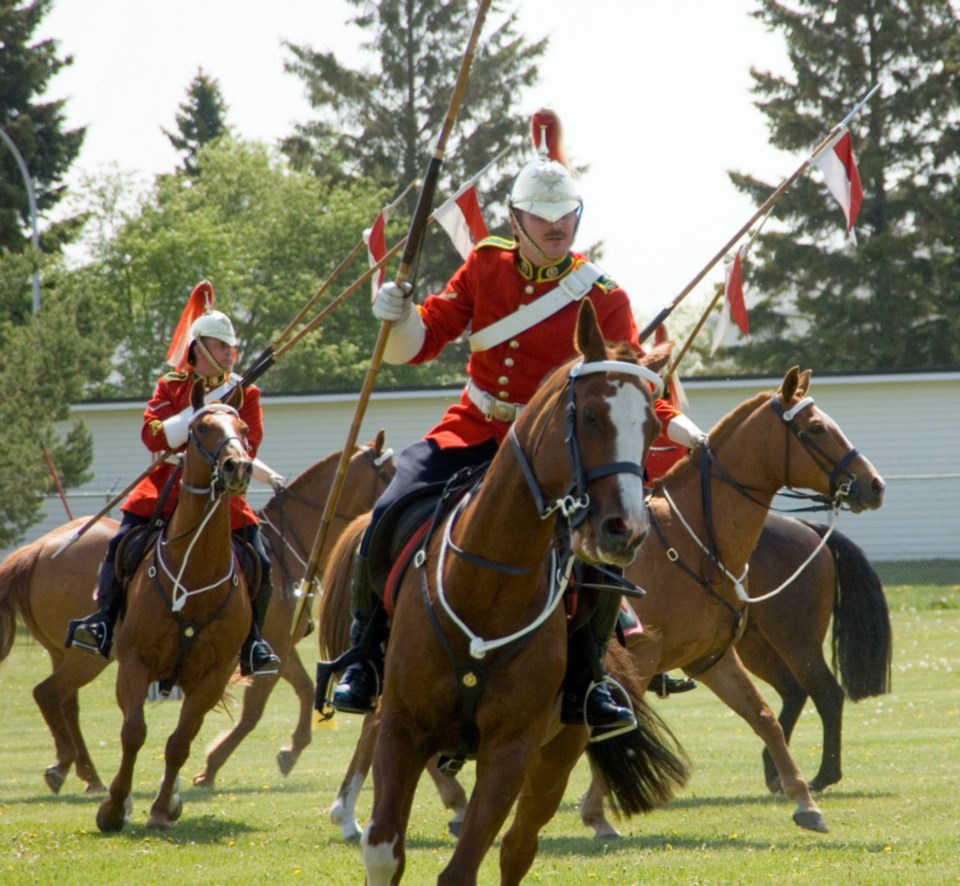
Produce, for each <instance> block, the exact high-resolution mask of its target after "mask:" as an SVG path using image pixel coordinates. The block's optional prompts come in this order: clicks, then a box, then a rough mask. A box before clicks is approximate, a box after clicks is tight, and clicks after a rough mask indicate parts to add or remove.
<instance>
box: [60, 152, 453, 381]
mask: <svg viewBox="0 0 960 886" xmlns="http://www.w3.org/2000/svg"><path fill="white" fill-rule="evenodd" d="M197 170H198V174H197V175H196V176H187V175H183V174H180V175H170V176H161V177H160V178H158V179H157V181H156V182H155V184H154V187H153V188H152V190H151V191H149V192H148V193H147V194H145V195H143V196H142V198H141V199H140V203H139V204H138V205H137V206H136V208H128V209H126V210H123V211H121V212H120V213H119V217H117V215H116V213H117V211H118V210H117V207H118V206H119V205H121V204H124V203H125V199H124V198H123V197H122V195H121V194H120V192H121V191H122V189H123V184H122V183H121V182H118V181H113V182H111V183H108V184H103V183H98V184H96V185H94V186H93V187H92V190H91V193H92V194H93V195H94V196H95V198H96V200H97V201H99V202H97V203H94V204H92V205H91V207H90V210H89V213H90V217H91V220H92V222H95V224H94V225H93V228H92V231H91V233H90V238H91V239H90V240H88V248H89V249H90V252H91V255H92V257H93V260H92V261H91V262H90V263H89V264H88V265H87V266H86V267H84V268H82V269H79V270H78V271H76V273H75V276H74V283H75V285H77V286H82V287H83V288H84V289H91V290H95V291H97V292H98V293H99V296H100V299H101V304H102V305H103V306H104V307H103V309H104V310H105V311H107V312H109V314H110V315H111V317H112V326H111V330H112V332H113V336H114V338H113V348H114V349H115V351H114V353H115V356H114V359H113V369H114V371H113V373H112V375H111V376H110V377H108V378H102V379H101V380H99V381H97V382H95V383H93V384H91V386H90V387H89V388H88V390H87V391H86V396H88V397H91V396H96V397H123V398H128V399H129V398H131V397H132V398H144V399H145V398H146V397H147V396H149V394H150V392H151V391H152V390H153V386H154V384H155V382H156V379H157V376H158V375H159V374H160V373H161V372H162V371H163V370H164V355H165V352H166V349H167V345H168V344H169V341H170V337H171V335H172V333H173V329H174V327H175V325H176V322H177V320H178V319H179V316H180V312H181V310H182V308H183V306H184V304H185V302H186V300H187V296H188V295H189V293H190V290H191V289H192V288H193V286H194V285H195V284H196V283H198V282H199V281H200V280H203V279H208V280H210V281H211V282H212V283H213V287H214V292H215V294H216V306H217V307H218V308H220V309H222V310H223V311H225V312H226V313H227V314H229V315H230V317H231V318H232V319H233V321H234V325H235V326H236V329H237V334H238V337H239V339H240V343H239V356H240V368H241V369H243V368H247V367H248V366H249V365H250V364H251V362H252V361H253V359H254V358H255V357H256V356H257V355H258V354H259V353H260V352H261V351H262V350H263V349H264V348H265V347H266V346H267V345H270V344H272V343H273V342H274V341H275V340H276V339H277V337H278V336H279V335H280V334H281V332H282V331H283V330H284V329H285V327H286V326H287V325H288V323H289V322H290V321H291V320H292V319H293V318H294V316H296V314H297V313H298V312H299V310H300V308H301V307H303V305H304V304H305V303H306V302H307V300H308V299H309V298H310V297H311V296H312V295H313V294H314V293H315V292H316V291H317V290H318V289H319V287H320V284H321V283H322V282H323V281H324V280H326V279H327V278H328V277H329V276H330V275H331V273H332V271H333V270H334V268H335V267H336V266H337V265H338V264H339V263H340V261H341V260H342V259H343V258H344V256H346V255H348V254H349V253H350V252H351V251H352V250H353V249H354V247H356V246H357V245H358V244H359V243H360V240H361V235H362V232H363V228H364V226H365V225H367V224H369V220H370V219H371V218H373V217H374V215H376V212H377V209H378V207H379V206H381V205H382V203H383V201H384V198H385V194H384V192H383V191H382V190H381V189H378V188H375V187H373V186H371V185H370V184H369V183H368V184H364V183H361V182H357V183H351V182H347V183H341V184H340V185H337V186H334V185H332V184H330V183H327V182H321V181H319V180H318V179H317V178H316V177H314V176H313V175H312V174H311V173H309V172H297V171H296V170H293V169H291V168H290V166H289V164H288V163H286V162H285V161H284V160H283V158H282V157H280V156H278V155H276V154H274V153H271V152H270V151H269V150H268V149H267V148H266V147H265V146H264V145H260V144H255V143H249V142H237V141H232V140H230V139H220V140H219V141H217V142H215V143H212V144H208V145H206V146H204V147H203V148H201V150H200V152H199V153H198V155H197ZM366 268H367V263H366V254H365V251H363V250H361V252H360V254H359V256H358V257H357V258H356V259H355V260H354V262H353V263H352V265H351V266H350V267H349V268H347V269H346V270H345V271H344V272H343V273H342V275H341V276H340V277H339V278H338V279H337V280H336V282H335V283H334V284H333V285H332V286H331V287H330V289H329V291H328V294H327V296H326V297H325V298H323V299H321V302H320V305H321V306H322V305H323V304H326V303H328V302H329V301H330V300H332V298H333V297H334V296H335V295H337V294H339V293H340V292H341V291H342V290H343V289H344V288H345V287H346V286H347V284H348V283H350V282H351V281H353V280H355V279H356V278H358V277H359V276H360V275H361V274H362V273H363V272H364V271H365V270H366ZM369 294H370V289H369V285H368V284H364V285H363V286H362V287H361V288H360V289H359V290H358V291H357V292H356V293H355V294H354V295H353V296H352V297H350V298H348V299H347V300H346V301H344V302H343V303H342V304H341V305H340V306H339V307H338V308H337V309H336V310H335V311H333V312H332V313H331V314H330V315H329V317H328V318H327V319H326V320H325V321H324V322H323V323H322V324H321V325H320V326H319V327H318V329H317V330H316V331H315V332H311V333H310V334H308V335H306V336H305V337H304V338H303V339H302V340H300V341H299V342H298V344H297V345H296V346H295V347H293V348H291V349H290V350H289V351H287V352H286V353H285V354H284V356H283V357H282V358H281V359H280V360H278V361H277V363H276V365H275V366H274V367H272V368H271V369H270V370H269V372H268V373H267V374H265V375H264V376H262V378H261V380H260V382H259V383H260V384H261V386H262V387H263V388H264V390H267V391H269V392H273V393H276V392H281V391H282V392H288V393H289V392H298V391H320V390H325V391H330V390H349V389H355V388H357V387H358V386H359V384H360V382H361V381H362V379H363V377H364V373H365V372H366V368H367V361H368V359H369V355H370V353H371V352H372V351H373V345H374V342H375V339H376V335H377V326H376V324H375V323H373V322H372V321H371V318H370V306H369V297H370V295H369ZM313 316H314V314H313V313H311V314H310V315H309V317H308V319H309V318H312V317H313ZM421 371H422V370H421ZM413 377H417V376H416V374H415V372H413V373H412V372H411V370H410V368H408V367H389V368H387V369H386V370H385V372H384V376H383V380H384V383H385V384H400V383H403V380H404V379H409V378H413ZM426 377H430V378H433V379H435V376H426Z"/></svg>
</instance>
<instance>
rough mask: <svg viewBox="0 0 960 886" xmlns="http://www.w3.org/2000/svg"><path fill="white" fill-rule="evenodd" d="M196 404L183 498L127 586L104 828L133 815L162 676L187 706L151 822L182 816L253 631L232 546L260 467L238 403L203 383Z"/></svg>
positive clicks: (100, 820) (117, 649)
mask: <svg viewBox="0 0 960 886" xmlns="http://www.w3.org/2000/svg"><path fill="white" fill-rule="evenodd" d="M238 392H239V391H238ZM232 398H233V395H231V398H228V403H229V400H230V399H232ZM191 402H192V405H193V408H194V410H195V412H194V415H193V417H192V418H191V419H190V429H189V438H188V444H187V449H186V452H185V453H184V455H183V468H182V471H183V472H182V476H181V480H180V496H179V499H178V501H177V505H176V507H175V508H174V511H173V514H171V516H170V521H169V522H168V523H167V525H166V526H164V527H163V529H162V530H161V531H160V535H159V537H158V538H157V540H156V542H155V544H153V545H152V546H151V549H150V551H148V552H147V554H146V556H145V557H144V558H143V561H142V562H141V563H140V565H139V566H138V567H137V569H136V571H135V572H134V574H133V577H132V578H131V580H130V582H129V584H128V585H127V591H126V599H125V606H126V612H125V614H124V616H123V620H122V621H121V622H120V625H119V627H118V630H117V635H116V640H115V642H114V655H115V657H116V659H117V686H116V695H117V703H118V704H119V705H120V710H121V711H122V713H123V725H122V726H121V728H120V744H121V748H122V755H121V759H120V768H119V769H118V771H117V774H116V776H115V777H114V779H113V781H112V782H111V784H110V789H109V794H108V796H107V798H106V799H105V800H104V801H103V802H102V803H101V804H100V808H99V809H98V811H97V817H96V820H97V827H98V828H100V830H101V831H104V832H113V831H119V830H121V829H122V828H123V825H124V823H125V821H126V819H127V818H128V816H129V814H130V811H131V807H132V797H131V789H132V786H133V770H134V765H135V764H136V760H137V755H138V754H139V752H140V748H141V747H143V744H144V742H145V741H146V737H147V724H146V720H145V718H144V710H143V709H144V702H145V700H146V697H147V689H148V688H149V686H150V684H151V683H153V682H155V681H162V683H163V684H165V685H169V686H174V685H176V686H179V687H180V689H181V690H182V692H183V702H182V704H181V707H180V717H179V720H178V722H177V726H176V728H175V729H174V731H173V732H172V733H171V735H170V737H169V738H168V739H167V743H166V748H165V750H164V759H165V767H164V774H163V780H162V781H161V782H160V789H159V791H158V792H157V795H156V797H155V798H154V801H153V804H152V805H151V807H150V817H149V819H148V820H147V827H149V828H158V829H165V828H168V827H169V826H170V823H171V822H173V821H176V820H177V819H178V818H179V817H180V814H181V812H182V809H183V806H182V803H181V801H180V795H179V793H178V792H177V788H178V785H179V781H180V768H181V766H183V764H184V762H185V761H186V759H187V756H188V755H189V753H190V745H191V743H192V742H193V739H194V738H195V737H196V735H197V733H198V732H199V731H200V727H201V726H202V725H203V720H204V717H205V716H206V714H207V712H208V711H209V710H211V709H212V708H213V706H214V705H215V704H217V702H219V701H220V700H221V699H222V697H223V693H224V691H225V690H226V687H227V683H228V681H229V680H230V674H231V673H232V672H233V668H234V656H235V654H236V652H237V650H239V648H240V644H241V643H242V642H243V640H244V638H245V637H246V635H247V632H248V631H249V629H250V621H251V618H252V611H251V607H250V598H249V594H248V591H247V579H246V577H245V576H244V574H243V572H242V570H241V569H240V568H239V566H238V562H237V558H236V556H235V554H234V551H233V545H232V543H231V538H232V533H231V531H230V508H229V497H230V496H231V495H241V494H243V493H244V492H245V491H246V489H247V485H248V484H249V482H250V477H251V475H252V473H253V461H252V460H251V458H250V455H249V452H248V449H247V441H246V432H247V427H246V425H245V424H244V422H243V421H242V420H241V419H240V416H239V414H238V413H237V411H236V409H234V408H233V407H232V406H231V405H227V404H217V403H214V404H211V405H208V406H204V403H203V387H202V385H199V384H198V385H194V387H193V391H192V396H191Z"/></svg>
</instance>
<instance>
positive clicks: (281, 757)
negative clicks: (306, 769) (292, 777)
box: [277, 748, 297, 775]
mask: <svg viewBox="0 0 960 886" xmlns="http://www.w3.org/2000/svg"><path fill="white" fill-rule="evenodd" d="M296 762H297V757H296V755H295V754H294V753H293V751H291V750H289V749H287V748H282V749H281V750H280V751H279V752H278V753H277V768H278V769H279V770H280V774H281V775H289V774H290V770H291V769H293V767H294V766H295V765H296Z"/></svg>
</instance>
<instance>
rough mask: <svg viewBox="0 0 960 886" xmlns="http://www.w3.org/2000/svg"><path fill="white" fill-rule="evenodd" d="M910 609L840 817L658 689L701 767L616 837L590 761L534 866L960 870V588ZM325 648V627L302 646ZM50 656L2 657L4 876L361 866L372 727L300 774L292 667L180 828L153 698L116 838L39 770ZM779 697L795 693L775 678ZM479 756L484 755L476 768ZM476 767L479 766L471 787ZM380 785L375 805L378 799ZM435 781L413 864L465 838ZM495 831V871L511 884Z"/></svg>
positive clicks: (811, 730)
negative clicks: (358, 840) (773, 777)
mask: <svg viewBox="0 0 960 886" xmlns="http://www.w3.org/2000/svg"><path fill="white" fill-rule="evenodd" d="M887 597H888V600H889V602H890V607H891V611H892V614H893V623H894V666H893V692H892V693H891V694H889V695H886V696H882V697H880V698H875V699H868V700H866V701H863V702H860V703H859V704H848V705H847V707H846V710H845V723H844V766H843V769H844V779H843V781H842V782H841V783H840V784H839V785H836V786H834V787H832V788H830V789H829V790H827V791H826V792H824V793H823V794H822V795H820V796H819V798H818V802H819V804H820V806H821V808H822V810H823V812H824V815H825V816H826V819H827V823H828V824H829V826H830V833H828V834H815V833H811V832H808V831H802V830H800V829H798V828H797V827H796V826H795V825H794V824H793V823H792V821H791V818H790V814H791V811H792V805H791V804H789V803H788V802H787V801H785V800H784V799H782V798H777V797H773V796H771V795H770V794H768V793H767V792H766V789H765V788H764V785H763V780H762V771H761V766H760V750H761V748H760V743H759V740H758V739H756V737H755V736H754V735H753V734H752V732H750V730H749V728H748V727H747V726H746V724H745V723H744V722H743V721H742V720H740V719H739V718H738V717H737V716H735V715H734V714H733V713H732V712H731V711H730V710H729V709H727V708H726V707H725V706H723V705H722V704H721V703H720V702H719V701H718V700H717V699H716V698H715V697H714V696H713V695H712V694H711V693H710V692H709V691H708V690H707V689H705V688H704V687H700V688H698V689H697V690H696V691H695V692H693V693H688V694H686V695H682V696H675V697H673V698H670V699H668V700H666V701H663V700H658V699H654V700H653V702H652V704H654V705H656V706H657V709H658V710H659V712H660V713H662V714H663V715H664V716H665V718H666V719H667V721H668V722H669V723H670V725H671V726H672V727H673V729H674V730H675V732H676V734H677V736H678V737H679V738H680V740H681V741H682V743H683V744H684V746H685V747H686V749H687V751H688V753H689V754H690V757H691V759H692V760H693V761H694V765H695V770H694V774H693V777H692V779H691V781H690V784H689V785H688V787H687V788H686V789H685V790H684V792H683V793H682V794H681V796H680V797H679V799H677V800H676V801H675V802H674V803H673V804H672V805H670V806H669V807H668V808H666V809H662V810H658V811H657V812H655V813H653V814H651V815H649V816H646V817H643V818H637V819H633V820H629V821H624V822H621V823H620V824H619V827H620V829H621V831H622V833H623V834H624V836H623V838H622V839H621V840H618V841H614V842H609V841H606V842H605V841H597V840H594V839H592V838H591V836H590V834H588V833H587V831H586V830H585V829H584V828H583V827H582V826H581V824H580V822H579V819H578V817H577V812H576V801H577V798H578V797H579V795H580V793H582V791H583V790H584V789H585V788H586V785H587V781H588V778H589V775H588V770H587V767H586V765H585V763H584V762H583V761H581V762H580V764H579V765H578V767H577V769H576V770H575V772H574V777H573V780H572V782H571V785H570V787H569V789H568V791H567V796H566V798H565V801H564V803H563V805H562V807H561V809H560V811H559V813H558V814H557V816H556V817H555V818H554V820H553V821H552V822H551V823H550V825H549V826H548V827H547V828H546V829H545V830H544V832H543V834H542V838H541V848H540V854H539V855H538V857H537V860H536V862H535V864H534V867H533V869H532V871H531V873H530V875H529V877H528V880H527V882H530V883H550V884H563V886H575V884H591V886H592V884H600V883H616V884H618V886H627V884H632V883H657V884H661V883H664V884H670V883H676V884H680V883H683V884H692V883H696V884H721V883H723V884H743V883H777V884H780V883H788V882H789V883H816V884H844V886H853V884H871V886H872V884H897V886H912V884H947V883H960V797H958V791H960V679H958V677H960V587H957V586H946V587H944V586H939V587H936V586H932V587H912V588H905V587H888V588H887ZM301 654H302V655H303V657H304V659H305V661H307V662H308V666H309V667H310V668H311V669H312V663H313V661H314V660H315V659H316V653H315V648H314V647H313V645H312V644H311V643H310V638H308V639H307V640H305V641H304V643H303V645H302V646H301ZM48 673H49V665H48V661H47V658H46V654H45V653H44V652H43V650H42V649H41V648H40V647H39V646H38V645H37V644H36V643H34V642H33V641H32V640H31V639H30V638H29V637H28V636H27V635H26V634H25V633H23V632H22V631H21V632H20V633H19V634H18V636H17V642H16V645H15V646H14V649H13V652H12V653H11V655H10V657H9V658H8V659H7V660H6V661H5V662H4V663H3V664H2V665H0V699H2V705H3V707H2V711H3V715H2V717H0V759H2V761H3V766H2V769H0V882H2V883H5V884H26V883H40V884H48V883H58V884H64V886H66V884H74V883H78V884H87V883H90V884H93V883H96V884H114V883H118V884H119V883H140V884H161V883H172V882H184V881H189V882H190V883H196V884H220V883H223V884H228V883H229V884H233V883H243V884H256V883H271V884H277V883H300V882H303V883H307V882H309V883H321V884H341V883H362V882H363V873H362V866H361V863H360V855H359V849H358V847H357V846H356V845H344V844H342V843H341V842H340V838H339V829H337V828H334V827H333V825H331V824H330V823H329V821H328V819H327V810H328V808H329V806H330V804H331V803H332V801H333V799H334V795H335V793H336V790H337V787H338V786H339V783H340V778H341V776H342V774H343V771H344V768H345V766H346V762H347V760H348V759H349V756H350V754H351V751H352V748H353V745H354V742H355V740H356V737H357V735H358V731H359V718H356V717H348V716H339V717H337V718H336V721H335V723H336V726H335V728H321V729H317V730H315V731H314V743H313V744H312V745H311V746H310V748H308V749H307V750H306V751H305V752H304V754H303V756H302V757H301V759H300V762H299V764H298V765H297V767H296V768H295V769H294V770H293V772H292V773H291V774H290V775H289V776H288V777H286V778H284V777H283V776H281V775H280V773H279V771H278V770H277V768H276V765H275V762H274V758H275V756H276V753H277V751H278V750H279V748H280V747H281V746H283V745H285V744H286V743H287V740H288V736H289V733H290V730H291V729H292V726H293V723H294V718H295V712H296V704H295V700H294V697H293V695H292V693H291V692H290V691H289V690H288V689H287V687H286V685H285V684H282V685H281V686H279V687H278V689H277V691H276V692H275V693H274V695H273V697H272V699H271V702H270V705H269V707H268V710H267V712H266V714H265V716H264V719H263V721H262V722H261V724H260V727H259V729H258V730H257V731H255V732H254V734H253V735H251V736H250V738H248V740H247V741H246V742H245V743H244V744H243V745H242V746H241V747H240V749H239V750H238V751H237V753H236V754H235V755H234V757H233V758H232V759H231V760H230V762H229V763H228V764H227V765H226V766H225V767H224V769H223V770H222V772H221V774H220V776H219V782H218V784H219V787H218V789H217V790H216V791H215V792H207V791H202V790H199V789H196V788H193V787H185V789H184V791H183V799H184V812H183V817H182V818H181V820H180V821H179V822H178V823H177V824H176V825H175V826H174V827H173V828H172V829H171V830H170V831H168V832H166V833H162V834H157V833H153V832H148V831H147V830H146V828H145V827H144V823H145V821H146V816H147V809H148V807H149V805H150V802H151V801H152V797H153V792H154V789H155V788H156V786H157V784H158V782H159V778H160V774H161V768H162V754H163V743H164V741H165V739H166V736H167V735H168V733H169V731H170V729H171V725H172V723H173V722H174V720H175V718H176V716H177V713H178V707H179V705H178V703H177V702H176V701H163V702H151V703H149V707H148V715H147V719H148V724H149V727H150V732H149V735H148V738H147V744H146V746H145V747H144V749H143V751H142V752H141V754H140V758H139V761H138V766H137V772H136V778H135V783H134V802H135V807H134V813H133V820H132V822H131V823H130V824H129V825H128V826H127V827H126V828H125V829H124V831H123V832H122V833H120V834H117V835H111V836H104V835H101V834H100V833H99V831H98V830H97V827H96V824H95V821H94V816H95V813H96V807H97V804H98V802H99V798H98V797H96V796H88V795H85V794H84V793H83V792H82V786H81V783H80V782H78V780H77V779H76V777H75V776H71V777H70V778H68V780H67V782H66V784H65V785H64V787H63V790H62V791H61V793H60V794H59V795H58V796H54V795H53V794H51V793H50V792H49V790H48V789H47V787H46V785H45V783H44V781H43V770H44V769H45V767H46V766H47V765H48V764H50V763H52V762H53V760H54V753H53V743H52V741H51V739H50V736H49V734H48V732H47V729H46V726H45V724H44V723H43V721H42V719H41V717H40V714H39V712H38V711H37V709H36V707H35V705H34V703H33V698H32V695H31V689H32V687H33V685H34V684H35V683H37V682H38V681H39V680H41V679H42V678H43V677H45V676H46V675H47V674H48ZM114 674H115V670H114V669H110V670H108V671H107V672H105V673H104V674H103V675H101V677H100V678H99V679H98V680H97V681H96V682H95V683H94V684H92V685H91V686H89V687H87V688H86V689H85V690H84V691H83V692H82V693H81V711H82V713H81V716H82V720H83V724H84V727H85V731H86V735H87V740H88V744H89V746H90V749H91V752H92V753H93V755H94V758H95V761H96V763H97V765H98V767H99V769H100V774H101V776H102V777H103V778H104V780H105V781H109V780H110V778H112V776H113V772H114V769H115V766H116V764H117V761H118V755H119V727H120V717H119V711H118V709H117V707H116V705H115V703H114V701H113V678H114ZM761 688H762V689H763V691H764V692H765V693H766V694H767V695H768V698H769V700H770V701H771V704H773V706H774V708H775V709H778V708H779V704H778V702H777V701H776V699H775V697H774V696H773V695H772V692H770V691H769V690H768V689H767V687H765V686H763V685H762V684H761ZM228 725H229V716H228V714H227V713H225V712H224V711H220V710H218V711H215V712H214V713H212V714H211V715H210V716H208V718H207V721H206V723H205V725H204V727H203V730H202V731H201V734H200V736H199V738H198V740H197V741H196V742H195V744H194V748H193V753H192V755H191V757H190V760H189V761H188V763H187V766H186V768H185V770H184V773H183V775H184V783H185V785H189V783H190V777H191V776H192V775H193V774H194V773H195V772H197V771H198V770H199V768H200V766H201V763H202V759H203V751H204V748H205V746H206V745H207V744H208V743H209V742H210V741H211V740H212V739H213V738H214V737H215V736H216V735H217V734H218V733H219V732H220V731H222V730H224V729H226V728H227V727H228ZM792 746H793V749H794V753H795V756H796V759H797V762H798V764H799V765H800V768H801V770H802V771H803V772H804V773H806V774H807V775H812V774H813V773H814V772H815V771H816V768H817V765H818V762H819V754H820V726H819V719H818V718H817V716H816V713H815V712H814V710H813V707H812V705H808V708H807V710H806V711H805V712H804V715H803V717H802V719H801V721H800V724H799V726H798V731H797V734H796V735H795V737H794V740H793V745H792ZM468 769H469V767H468ZM471 777H472V772H470V771H468V772H466V773H465V774H464V776H463V778H464V780H465V783H466V784H467V786H468V788H469V784H470V780H471ZM371 798H372V792H371V790H370V786H369V784H368V786H367V789H366V790H365V792H364V796H363V798H362V800H361V804H360V807H359V811H360V814H361V816H362V815H365V814H366V812H367V811H368V810H369V806H370V801H371ZM447 817H448V816H447V813H446V811H445V810H444V809H443V808H442V807H441V805H440V802H439V800H438V799H437V797H436V795H435V794H434V792H433V789H432V785H431V784H429V782H428V781H426V780H425V781H424V783H423V784H422V786H421V789H420V791H419V793H418V795H417V798H416V802H415V806H414V810H413V816H412V821H411V828H410V832H409V834H408V850H409V851H408V865H407V874H406V878H405V881H404V882H407V883H411V884H421V883H429V882H432V881H433V880H434V879H435V877H436V875H437V873H438V872H439V871H440V870H442V868H443V867H444V865H445V864H446V862H447V860H448V859H449V857H450V855H451V853H452V851H453V847H454V843H453V840H452V838H451V837H449V836H447V833H446V821H447ZM496 850H497V847H496V846H495V847H494V849H493V850H492V851H491V852H490V853H489V854H488V856H487V858H486V860H485V862H484V865H483V867H482V869H481V876H480V882H481V883H482V884H494V883H497V882H499V876H498V870H497V851H496Z"/></svg>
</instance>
